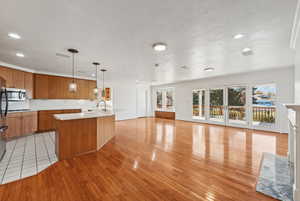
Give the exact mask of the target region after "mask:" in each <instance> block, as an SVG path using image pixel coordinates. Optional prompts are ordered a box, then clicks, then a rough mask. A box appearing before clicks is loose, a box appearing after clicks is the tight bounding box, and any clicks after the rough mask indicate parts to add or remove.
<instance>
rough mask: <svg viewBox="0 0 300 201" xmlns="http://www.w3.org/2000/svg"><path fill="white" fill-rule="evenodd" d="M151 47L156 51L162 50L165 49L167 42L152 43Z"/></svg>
mask: <svg viewBox="0 0 300 201" xmlns="http://www.w3.org/2000/svg"><path fill="white" fill-rule="evenodd" d="M152 48H153V49H154V50H155V51H157V52H162V51H166V50H167V44H165V43H154V44H153V45H152Z"/></svg>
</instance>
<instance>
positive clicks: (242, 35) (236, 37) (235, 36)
mask: <svg viewBox="0 0 300 201" xmlns="http://www.w3.org/2000/svg"><path fill="white" fill-rule="evenodd" d="M244 37H245V35H244V34H236V35H234V36H233V38H234V39H241V38H244Z"/></svg>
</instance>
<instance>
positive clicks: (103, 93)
mask: <svg viewBox="0 0 300 201" xmlns="http://www.w3.org/2000/svg"><path fill="white" fill-rule="evenodd" d="M100 71H101V72H102V93H101V99H102V100H103V101H104V102H105V95H106V94H105V85H104V73H105V72H106V71H107V70H106V69H104V68H102V69H100ZM104 110H105V111H106V106H105V109H104Z"/></svg>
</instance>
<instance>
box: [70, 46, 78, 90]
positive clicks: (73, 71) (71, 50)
mask: <svg viewBox="0 0 300 201" xmlns="http://www.w3.org/2000/svg"><path fill="white" fill-rule="evenodd" d="M68 51H69V52H70V53H72V75H73V80H72V82H71V83H70V84H69V91H70V92H76V91H77V84H76V82H75V66H74V57H75V54H77V53H78V50H76V49H68Z"/></svg>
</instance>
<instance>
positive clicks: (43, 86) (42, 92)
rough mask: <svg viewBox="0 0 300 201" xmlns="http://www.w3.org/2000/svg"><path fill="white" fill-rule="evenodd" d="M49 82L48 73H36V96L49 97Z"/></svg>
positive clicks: (39, 97) (38, 97) (37, 97)
mask: <svg viewBox="0 0 300 201" xmlns="http://www.w3.org/2000/svg"><path fill="white" fill-rule="evenodd" d="M48 83H49V82H48V75H41V74H34V98H36V99H48V98H49V90H48V88H49V85H48Z"/></svg>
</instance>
